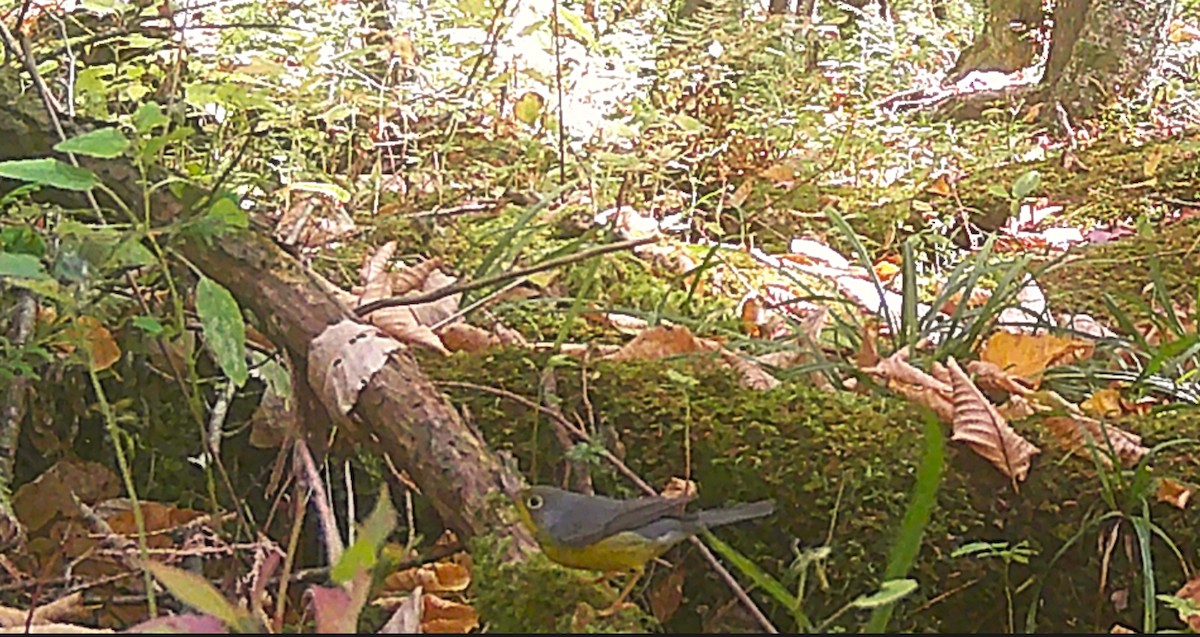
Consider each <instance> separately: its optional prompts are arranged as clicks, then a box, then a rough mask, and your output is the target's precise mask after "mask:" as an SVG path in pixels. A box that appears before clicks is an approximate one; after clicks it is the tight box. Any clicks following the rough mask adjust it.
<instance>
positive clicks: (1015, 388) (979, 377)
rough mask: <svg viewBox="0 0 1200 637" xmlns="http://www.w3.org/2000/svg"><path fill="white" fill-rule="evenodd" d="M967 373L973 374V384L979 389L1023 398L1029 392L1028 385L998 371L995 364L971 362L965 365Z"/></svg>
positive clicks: (1001, 370) (1006, 373) (998, 368)
mask: <svg viewBox="0 0 1200 637" xmlns="http://www.w3.org/2000/svg"><path fill="white" fill-rule="evenodd" d="M967 371H968V372H969V373H971V374H974V376H975V382H976V383H977V384H978V385H979V386H980V387H984V388H986V389H1000V390H1003V391H1006V392H1008V393H1010V394H1013V395H1014V396H1025V395H1027V394H1029V393H1030V391H1031V389H1030V387H1029V384H1028V383H1026V382H1025V381H1024V380H1022V379H1020V378H1017V377H1016V376H1013V375H1012V374H1009V373H1008V372H1005V371H1004V370H1003V369H1000V367H999V366H998V365H996V364H995V363H988V362H986V361H971V362H969V363H967Z"/></svg>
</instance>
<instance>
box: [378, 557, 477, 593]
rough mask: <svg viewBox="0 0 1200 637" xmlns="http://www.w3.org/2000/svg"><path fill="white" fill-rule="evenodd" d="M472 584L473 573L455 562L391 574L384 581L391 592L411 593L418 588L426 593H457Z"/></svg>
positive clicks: (425, 565)
mask: <svg viewBox="0 0 1200 637" xmlns="http://www.w3.org/2000/svg"><path fill="white" fill-rule="evenodd" d="M470 584H471V572H470V571H469V570H467V568H466V567H465V566H462V565H461V564H456V563H454V562H433V563H431V564H423V565H421V566H414V567H413V568H408V569H405V570H403V571H398V572H395V573H391V574H389V575H388V576H387V578H385V579H384V587H385V588H386V589H387V590H389V591H405V592H407V591H411V590H414V589H416V588H417V587H418V586H420V587H421V588H423V589H424V590H425V592H426V593H457V592H460V591H464V590H466V589H467V586H469V585H470Z"/></svg>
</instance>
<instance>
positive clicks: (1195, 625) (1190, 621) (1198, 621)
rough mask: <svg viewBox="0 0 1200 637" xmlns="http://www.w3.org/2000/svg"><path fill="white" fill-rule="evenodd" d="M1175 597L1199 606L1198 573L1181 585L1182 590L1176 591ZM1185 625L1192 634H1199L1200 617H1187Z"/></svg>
mask: <svg viewBox="0 0 1200 637" xmlns="http://www.w3.org/2000/svg"><path fill="white" fill-rule="evenodd" d="M1175 597H1182V598H1183V599H1189V600H1191V601H1193V602H1196V603H1197V604H1200V573H1198V574H1196V575H1193V576H1192V579H1190V580H1188V582H1187V584H1184V585H1183V588H1180V589H1179V590H1178V591H1176V593H1175ZM1187 625H1188V628H1191V629H1192V631H1193V632H1197V633H1200V615H1192V616H1191V617H1188V618H1187Z"/></svg>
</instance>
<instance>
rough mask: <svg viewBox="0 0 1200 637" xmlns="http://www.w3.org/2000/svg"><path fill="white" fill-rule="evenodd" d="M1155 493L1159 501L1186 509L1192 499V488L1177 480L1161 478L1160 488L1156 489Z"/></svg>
mask: <svg viewBox="0 0 1200 637" xmlns="http://www.w3.org/2000/svg"><path fill="white" fill-rule="evenodd" d="M1154 495H1155V497H1156V498H1157V499H1158V501H1159V502H1166V503H1167V504H1170V505H1171V506H1173V507H1175V508H1177V509H1184V508H1187V504H1188V501H1189V500H1191V499H1192V490H1191V489H1190V488H1188V487H1186V486H1184V485H1183V484H1181V483H1180V482H1178V481H1177V480H1172V479H1171V478H1159V480H1158V489H1156V490H1155V492H1154Z"/></svg>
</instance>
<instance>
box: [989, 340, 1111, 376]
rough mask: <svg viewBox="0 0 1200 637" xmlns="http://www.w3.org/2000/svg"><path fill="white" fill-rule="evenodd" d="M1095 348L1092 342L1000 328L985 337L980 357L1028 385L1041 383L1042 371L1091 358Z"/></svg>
mask: <svg viewBox="0 0 1200 637" xmlns="http://www.w3.org/2000/svg"><path fill="white" fill-rule="evenodd" d="M1094 349H1095V344H1094V343H1092V342H1091V341H1080V340H1075V339H1070V338H1064V337H1061V336H1055V335H1053V334H1013V333H1011V332H1005V331H999V332H996V333H995V334H992V336H991V337H990V338H989V339H988V340H987V342H986V343H984V345H983V351H982V352H981V353H980V356H979V358H980V360H982V361H984V362H988V363H992V364H994V365H996V366H997V367H999V368H1000V369H1002V370H1004V371H1006V372H1008V373H1009V374H1012V375H1013V376H1018V377H1020V378H1023V379H1025V380H1026V381H1028V384H1029V385H1030V387H1031V388H1033V389H1037V388H1038V385H1040V384H1041V376H1042V372H1043V371H1044V370H1045V369H1046V368H1047V367H1050V366H1052V365H1062V364H1066V363H1070V362H1073V361H1077V360H1085V359H1087V358H1090V357H1091V355H1092V352H1093V351H1094Z"/></svg>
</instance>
